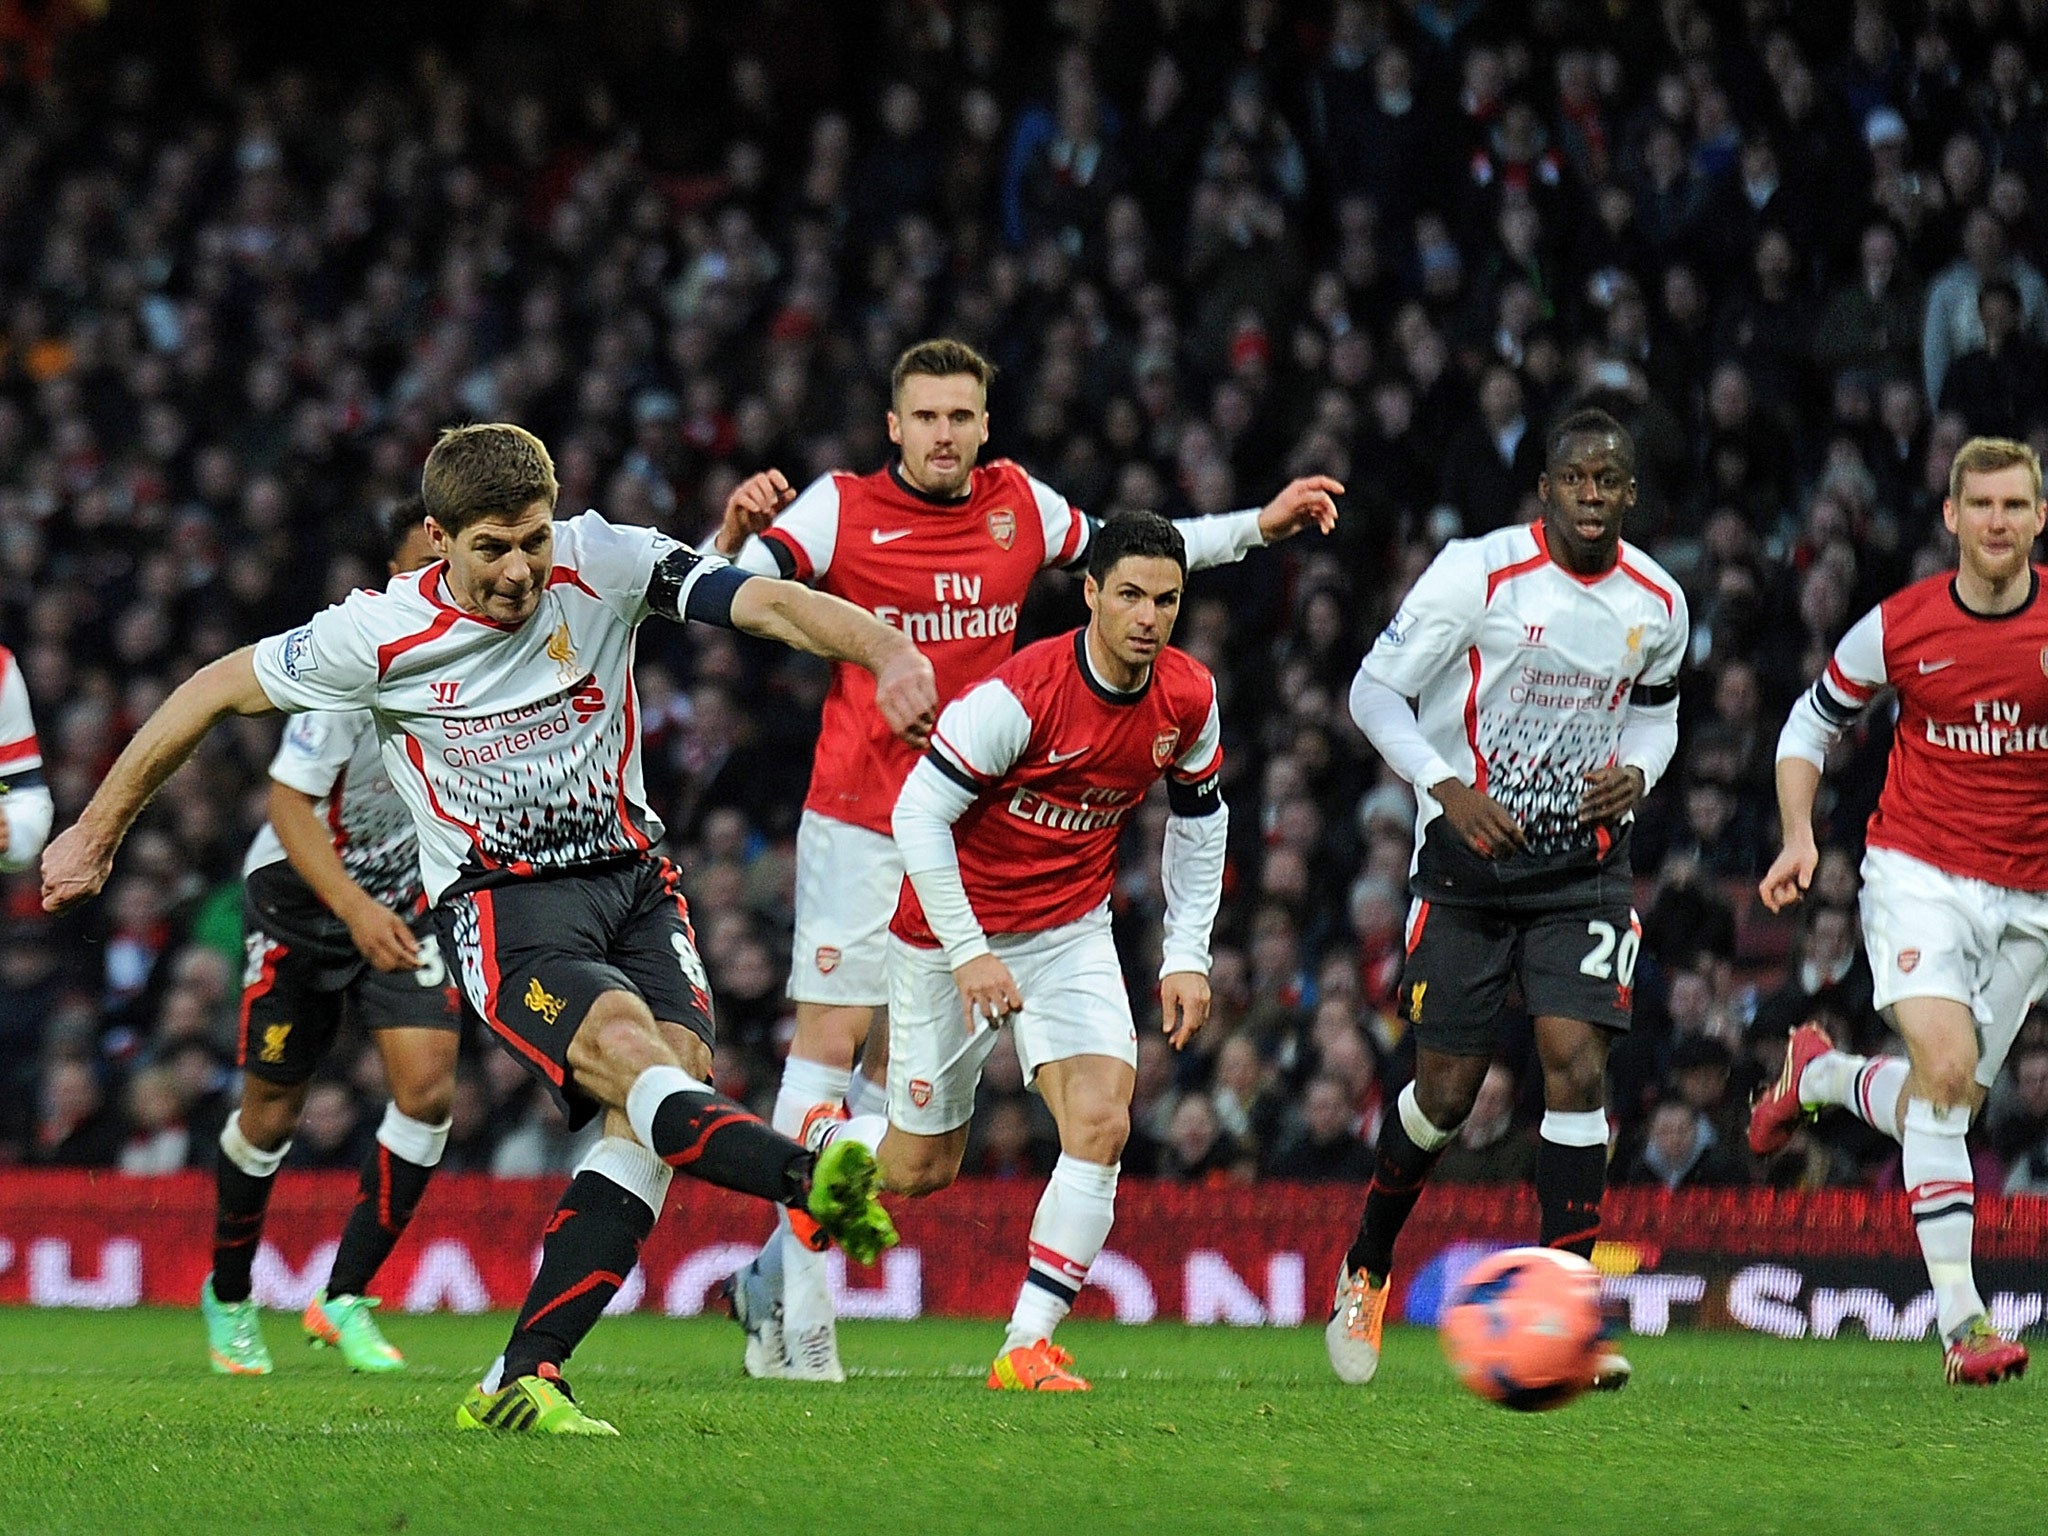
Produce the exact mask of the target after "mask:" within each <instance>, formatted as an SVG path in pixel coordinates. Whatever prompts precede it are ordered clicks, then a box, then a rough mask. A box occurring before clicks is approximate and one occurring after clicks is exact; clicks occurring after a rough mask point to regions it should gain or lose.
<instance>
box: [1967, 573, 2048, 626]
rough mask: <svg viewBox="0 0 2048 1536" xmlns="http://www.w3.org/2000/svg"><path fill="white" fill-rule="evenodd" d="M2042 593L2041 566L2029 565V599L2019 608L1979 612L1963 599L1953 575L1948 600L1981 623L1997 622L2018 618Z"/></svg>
mask: <svg viewBox="0 0 2048 1536" xmlns="http://www.w3.org/2000/svg"><path fill="white" fill-rule="evenodd" d="M2040 595H2041V567H2039V566H2038V565H2030V566H2028V567H2027V600H2026V601H2025V602H2024V603H2021V604H2020V605H2019V607H2017V608H2008V609H2007V610H2006V611H2005V612H2004V613H1979V612H1978V611H1977V610H1976V609H1974V608H1972V607H1971V606H1970V605H1969V604H1968V603H1966V602H1964V601H1963V594H1962V593H1961V592H1959V591H1957V590H1956V579H1955V577H1953V576H1951V577H1949V579H1948V600H1949V601H1950V602H1952V603H1954V604H1955V605H1956V611H1957V612H1958V613H1961V614H1963V615H1964V616H1965V617H1966V618H1972V619H1975V620H1976V621H1977V622H1978V623H1980V624H1996V623H1999V622H2000V621H2001V620H2004V619H2016V618H2018V617H2019V616H2020V615H2021V614H2023V613H2025V612H2026V611H2027V610H2028V609H2029V608H2031V607H2033V606H2034V599H2035V598H2037V597H2039V596H2040Z"/></svg>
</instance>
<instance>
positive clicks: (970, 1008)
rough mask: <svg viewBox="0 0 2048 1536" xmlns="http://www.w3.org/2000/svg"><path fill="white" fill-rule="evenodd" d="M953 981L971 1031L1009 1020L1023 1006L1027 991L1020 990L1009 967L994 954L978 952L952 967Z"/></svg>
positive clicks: (968, 1028) (970, 1032)
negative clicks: (962, 963)
mask: <svg viewBox="0 0 2048 1536" xmlns="http://www.w3.org/2000/svg"><path fill="white" fill-rule="evenodd" d="M953 984H954V985H955V986H957V987H958V988H959V989H960V1010H961V1012H962V1013H963V1014H964V1015H965V1016H966V1019H967V1032H968V1033H969V1034H972V1033H973V1032H974V1031H975V1030H976V1029H978V1028H980V1027H981V1026H982V1025H983V1024H984V1023H986V1024H987V1025H989V1026H990V1027H991V1028H994V1027H995V1026H996V1025H999V1024H1003V1023H1006V1022H1008V1020H1009V1019H1010V1018H1011V1016H1012V1015H1014V1014H1016V1013H1017V1012H1019V1011H1020V1010H1021V1009H1022V1008H1023V1006H1024V994H1023V993H1021V992H1019V991H1018V990H1017V981H1016V978H1015V977H1013V976H1012V975H1011V974H1010V968H1009V967H1008V966H1007V965H1005V964H1003V962H1002V961H1000V960H998V959H997V958H996V957H995V956H994V955H976V956H975V957H974V958H973V959H972V960H969V961H968V962H967V963H966V964H965V965H961V966H956V967H954V970H953Z"/></svg>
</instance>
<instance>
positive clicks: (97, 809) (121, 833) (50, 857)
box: [43, 646, 277, 912]
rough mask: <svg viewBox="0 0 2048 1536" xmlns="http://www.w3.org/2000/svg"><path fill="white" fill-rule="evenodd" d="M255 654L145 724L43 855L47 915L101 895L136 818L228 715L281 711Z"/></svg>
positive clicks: (248, 649) (195, 685) (215, 666)
mask: <svg viewBox="0 0 2048 1536" xmlns="http://www.w3.org/2000/svg"><path fill="white" fill-rule="evenodd" d="M254 654H255V648H254V647H253V646H244V647H242V649H241V650H239V651H235V652H232V653H231V654H229V655H226V656H223V657H221V659H220V660H219V661H215V662H209V663H208V664H207V665H206V666H203V667H201V668H200V669H199V670H198V671H197V672H194V673H193V674H192V675H191V676H190V677H188V678H186V679H185V681H184V682H182V683H180V684H179V685H178V686H177V688H176V689H174V690H173V691H172V693H171V696H170V697H169V698H167V699H165V700H164V701H163V703H161V704H160V705H158V706H157V709H156V713H155V714H153V715H151V716H150V717H149V718H148V719H147V720H146V721H144V722H143V725H142V729H141V730H139V731H137V732H136V733H135V735H134V737H133V739H131V740H130V741H129V743H128V745H127V747H126V748H124V749H123V750H122V753H121V755H120V756H119V757H118V758H116V759H115V760H114V766H113V767H112V768H110V769H108V770H107V776H106V778H105V779H104V780H103V781H102V782H101V784H100V787H99V788H98V789H97V790H95V791H94V792H93V797H92V799H91V800H90V801H88V802H87V803H86V807H85V809H84V811H82V812H81V813H80V814H79V817H78V821H77V823H76V824H75V825H73V826H71V827H70V828H68V829H67V830H65V831H64V832H63V833H61V834H59V835H58V837H57V839H56V840H55V841H54V842H52V843H51V844H50V846H49V847H48V848H46V849H45V850H44V851H43V909H44V910H45V911H47V912H62V911H63V910H65V909H66V908H67V907H73V906H76V905H77V904H78V903H79V902H81V901H84V900H85V899H86V898H87V897H89V896H94V895H97V894H98V893H99V890H100V887H101V886H103V885H105V884H106V883H107V876H108V875H109V874H110V873H112V871H113V868H114V854H115V853H116V852H117V851H118V850H119V848H120V846H121V840H122V839H123V838H124V837H126V836H127V835H128V829H129V828H130V827H131V826H133V825H134V824H135V818H136V817H137V816H139V815H141V814H142V808H143V807H144V806H145V805H147V804H149V801H150V797H151V796H152V795H154V794H155V793H156V792H157V791H158V790H159V789H161V788H163V786H164V781H165V780H166V779H168V778H169V777H170V776H171V775H172V774H174V773H176V772H177V771H178V769H179V767H180V766H181V765H182V764H183V763H184V761H185V759H186V758H188V757H190V756H191V755H192V751H193V749H194V748H195V747H197V746H198V745H199V743H200V741H201V740H203V739H204V738H205V736H206V733H207V732H208V731H210V730H212V729H213V727H214V724H215V722H217V721H219V720H222V719H224V718H225V717H227V716H228V715H265V714H269V713H270V712H271V711H272V710H274V709H276V708H277V706H276V705H275V704H273V703H271V702H270V696H269V695H268V694H266V693H265V692H264V691H263V685H262V684H261V683H259V682H257V680H256V666H255V661H254Z"/></svg>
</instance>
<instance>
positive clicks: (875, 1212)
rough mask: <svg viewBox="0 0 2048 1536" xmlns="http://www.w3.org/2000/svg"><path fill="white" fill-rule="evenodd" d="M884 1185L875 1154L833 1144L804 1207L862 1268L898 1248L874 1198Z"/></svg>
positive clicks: (855, 1145)
mask: <svg viewBox="0 0 2048 1536" xmlns="http://www.w3.org/2000/svg"><path fill="white" fill-rule="evenodd" d="M881 1184H882V1170H881V1168H880V1167H879V1166H878V1165H877V1164H876V1162H875V1154H874V1153H873V1152H871V1151H869V1150H868V1149H867V1147H866V1146H864V1145H863V1144H861V1143H860V1142H857V1141H853V1140H851V1139H841V1140H838V1141H834V1142H832V1143H831V1144H829V1145H828V1146H827V1147H826V1148H825V1150H824V1151H822V1152H820V1153H819V1154H818V1164H817V1166H816V1167H815V1168H814V1169H812V1170H811V1194H810V1199H809V1200H808V1201H807V1202H806V1204H807V1205H808V1206H809V1207H810V1213H811V1215H812V1217H813V1218H814V1219H815V1220H816V1221H817V1223H818V1225H819V1226H820V1227H822V1228H824V1230H825V1231H826V1232H827V1233H829V1234H830V1235H831V1237H832V1238H833V1239H834V1240H835V1241H837V1242H838V1244H839V1246H840V1247H841V1248H843V1249H845V1250H846V1256H847V1257H848V1258H850V1259H853V1260H855V1261H856V1262H858V1263H861V1264H872V1263H874V1262H875V1260H876V1259H878V1258H880V1257H881V1255H882V1250H883V1249H884V1248H893V1247H895V1246H896V1223H895V1222H893V1221H891V1220H890V1219H889V1213H888V1212H887V1211H885V1210H883V1209H882V1206H881V1202H880V1201H878V1200H877V1199H876V1198H875V1195H876V1192H877V1191H878V1190H879V1189H880V1188H881Z"/></svg>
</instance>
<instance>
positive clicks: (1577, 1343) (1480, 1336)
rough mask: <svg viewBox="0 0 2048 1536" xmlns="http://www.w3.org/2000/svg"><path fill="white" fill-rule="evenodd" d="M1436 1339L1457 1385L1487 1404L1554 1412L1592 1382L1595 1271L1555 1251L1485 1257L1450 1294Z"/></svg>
mask: <svg viewBox="0 0 2048 1536" xmlns="http://www.w3.org/2000/svg"><path fill="white" fill-rule="evenodd" d="M1438 1336H1439V1337H1440V1338H1441V1339H1442V1341H1443V1346H1444V1355H1445V1357H1446V1358H1447V1359H1448V1360H1449V1361H1450V1362H1451V1368H1452V1369H1453V1370H1455V1371H1456V1372H1457V1373H1458V1379H1459V1380H1460V1381H1462V1382H1464V1383H1465V1385H1466V1386H1468V1387H1470V1388H1471V1389H1472V1390H1473V1391H1474V1392H1477V1393H1478V1394H1479V1395H1480V1396H1481V1397H1483V1398H1485V1399H1486V1400H1487V1401H1488V1402H1494V1403H1499V1404H1500V1405H1501V1406H1502V1407H1503V1408H1514V1409H1518V1410H1520V1411H1522V1412H1525V1413H1534V1412H1539V1411H1541V1410H1543V1409H1546V1408H1561V1407H1563V1406H1564V1405H1565V1404H1566V1403H1568V1402H1570V1401H1571V1400H1572V1399H1573V1398H1575V1397H1577V1396H1578V1395H1579V1394H1580V1393H1581V1392H1583V1391H1585V1390H1586V1388H1587V1387H1588V1386H1590V1385H1591V1384H1592V1381H1593V1368H1594V1365H1595V1363H1596V1362H1597V1360H1598V1358H1599V1351H1600V1272H1599V1271H1598V1270H1596V1269H1595V1268H1594V1267H1593V1266H1592V1265H1591V1264H1589V1263H1587V1262H1586V1261H1585V1260H1584V1259H1582V1258H1580V1257H1579V1256H1578V1255H1577V1254H1575V1253H1563V1252H1560V1251H1559V1250H1557V1249H1555V1248H1508V1249H1505V1250H1503V1251H1502V1252H1500V1253H1495V1254H1490V1255H1488V1256H1487V1257H1486V1258H1484V1259H1482V1260H1480V1261H1479V1263H1477V1264H1475V1265H1474V1266H1473V1267H1472V1268H1471V1270H1470V1271H1468V1272H1467V1273H1466V1275H1465V1277H1464V1279H1462V1280H1460V1281H1459V1282H1458V1283H1457V1285H1456V1286H1455V1287H1454V1288H1453V1289H1452V1291H1451V1294H1450V1298H1449V1300H1448V1301H1447V1302H1446V1303H1445V1305H1444V1311H1443V1320H1442V1322H1441V1324H1440V1325H1439V1328H1438Z"/></svg>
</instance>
